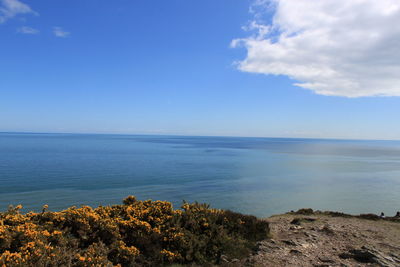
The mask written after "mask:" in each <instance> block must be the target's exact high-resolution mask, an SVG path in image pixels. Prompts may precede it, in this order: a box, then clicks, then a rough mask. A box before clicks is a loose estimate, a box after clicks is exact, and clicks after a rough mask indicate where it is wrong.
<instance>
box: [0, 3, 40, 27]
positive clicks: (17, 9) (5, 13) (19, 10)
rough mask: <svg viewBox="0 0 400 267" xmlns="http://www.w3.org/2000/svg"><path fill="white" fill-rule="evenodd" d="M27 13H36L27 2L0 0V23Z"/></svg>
mask: <svg viewBox="0 0 400 267" xmlns="http://www.w3.org/2000/svg"><path fill="white" fill-rule="evenodd" d="M29 13H31V14H35V15H37V13H36V12H35V11H33V10H32V9H31V8H30V7H29V6H28V5H27V4H24V3H22V2H20V1H18V0H0V23H4V22H6V21H7V20H9V19H11V18H13V17H15V16H17V15H20V14H29Z"/></svg>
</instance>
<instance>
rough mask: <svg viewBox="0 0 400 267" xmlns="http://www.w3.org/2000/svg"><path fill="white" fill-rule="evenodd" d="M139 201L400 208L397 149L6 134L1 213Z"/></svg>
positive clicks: (0, 148) (246, 208)
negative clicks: (20, 208)
mask: <svg viewBox="0 0 400 267" xmlns="http://www.w3.org/2000/svg"><path fill="white" fill-rule="evenodd" d="M129 195H134V196H136V197H137V198H138V199H140V200H147V199H152V200H167V201H171V202H172V203H173V204H174V207H176V208H179V207H180V206H181V205H182V203H183V201H187V202H195V201H197V202H201V203H208V204H210V205H211V207H214V208H223V209H230V210H233V211H237V212H242V213H245V214H252V215H255V216H258V217H267V216H270V215H273V214H280V213H285V212H288V211H291V210H297V209H300V208H312V209H315V210H333V211H340V212H345V213H350V214H361V213H377V214H380V212H384V213H385V214H386V215H394V214H395V213H396V211H399V210H400V141H365V140H329V139H292V138H254V137H198V136H162V135H111V134H110V135H106V134H46V133H0V211H5V210H7V208H8V207H9V205H17V204H22V205H23V207H24V209H23V211H25V212H27V211H31V210H33V211H40V210H41V209H42V206H43V205H44V204H48V205H49V210H52V211H59V210H62V209H65V208H68V207H70V206H77V207H79V206H81V205H89V206H92V207H97V206H99V205H103V206H105V205H113V204H120V203H122V200H123V199H124V198H125V197H127V196H129Z"/></svg>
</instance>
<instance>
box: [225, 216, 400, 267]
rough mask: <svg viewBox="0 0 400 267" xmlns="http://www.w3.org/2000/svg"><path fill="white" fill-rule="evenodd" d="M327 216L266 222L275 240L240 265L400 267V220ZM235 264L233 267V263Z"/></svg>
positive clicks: (268, 242) (273, 266) (292, 217)
mask: <svg viewBox="0 0 400 267" xmlns="http://www.w3.org/2000/svg"><path fill="white" fill-rule="evenodd" d="M306 213H307V212H306ZM327 214H329V213H319V212H312V213H308V215H304V214H297V213H289V214H284V215H278V216H272V217H270V218H268V219H266V220H267V221H268V222H269V223H270V227H271V234H272V235H271V239H269V240H264V241H262V242H259V247H258V250H257V251H255V253H254V255H252V256H251V257H250V258H248V259H247V260H245V261H241V262H236V263H235V265H236V266H272V267H281V266H285V267H290V266H313V267H328V266H332V267H335V266H341V267H345V266H349V267H353V266H387V267H399V266H400V218H399V219H396V218H391V219H389V218H386V219H377V218H375V219H376V220H370V219H364V218H360V217H354V216H348V215H343V214H337V213H332V215H333V216H332V215H327ZM343 216H344V217H343ZM367 217H368V216H367ZM227 263H228V262H227ZM228 264H229V263H228ZM229 265H231V266H233V264H232V261H230V264H229Z"/></svg>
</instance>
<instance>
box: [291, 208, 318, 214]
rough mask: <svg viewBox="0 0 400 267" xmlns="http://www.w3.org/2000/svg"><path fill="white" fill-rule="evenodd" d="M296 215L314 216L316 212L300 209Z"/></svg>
mask: <svg viewBox="0 0 400 267" xmlns="http://www.w3.org/2000/svg"><path fill="white" fill-rule="evenodd" d="M295 213H296V214H300V215H312V214H314V211H313V210H312V209H299V210H298V211H296V212H295Z"/></svg>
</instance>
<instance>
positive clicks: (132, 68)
mask: <svg viewBox="0 0 400 267" xmlns="http://www.w3.org/2000/svg"><path fill="white" fill-rule="evenodd" d="M274 1H275V2H277V3H278V4H279V1H278V0H274ZM302 1H304V0H302ZM388 1H389V0H388ZM266 2H267V1H255V2H254V1H232V0H202V1H194V0H162V1H161V0H158V1H152V0H138V1H131V0H115V1H105V0H85V1H77V0H75V1H71V0H37V1H33V0H31V1H28V0H25V1H22V0H21V1H17V0H0V3H1V5H3V10H4V5H7V4H8V5H9V6H10V3H11V4H15V3H17V4H18V3H22V4H24V5H25V6H24V7H25V9H24V8H21V7H22V6H17V8H14V9H13V12H14V13H11V12H8V13H5V12H4V11H3V14H1V12H0V48H1V49H0V131H24V132H76V133H132V134H183V135H223V136H268V137H318V138H319V137H322V138H355V139H358V138H361V139H365V138H368V139H399V137H400V124H399V123H398V116H399V115H400V99H399V97H398V96H397V95H398V94H397V91H396V90H397V89H396V88H397V87H393V88H389V87H388V86H387V84H388V81H392V80H393V82H391V83H390V86H391V85H392V84H396V80H395V79H396V77H392V76H390V75H389V74H390V73H389V72H390V71H392V70H393V66H392V65H390V66H389V67H390V71H389V67H388V71H387V72H385V73H384V74H385V75H383V74H379V75H380V76H379V75H372V76H373V79H372V78H371V77H372V76H371V75H367V74H368V73H374V72H371V71H374V70H371V69H365V68H363V66H365V65H366V64H367V63H366V62H369V61H368V60H371V58H364V56H363V55H364V54H362V56H360V57H359V58H357V60H353V61H352V62H361V63H359V64H358V65H356V66H354V68H353V67H352V68H351V69H357V70H358V71H357V73H356V72H354V73H351V74H352V76H351V77H353V78H351V79H353V80H351V81H352V82H354V83H350V84H357V86H358V87H357V86H352V87H346V86H347V85H348V84H349V83H348V82H347V81H348V79H350V78H349V77H350V74H349V77H344V75H343V73H349V72H348V71H347V72H346V71H345V69H343V70H342V69H337V68H336V69H334V71H335V73H339V74H340V75H339V74H338V76H332V75H330V76H329V75H328V74H329V73H332V71H331V72H329V71H328V72H327V73H328V74H326V73H318V75H315V71H314V70H312V71H311V70H310V69H309V68H308V69H307V71H308V72H307V73H306V74H305V73H304V71H303V69H301V67H302V66H305V65H307V64H308V63H309V62H310V61H305V58H306V57H303V55H304V54H305V52H306V51H303V50H301V49H304V48H302V47H304V46H300V45H298V47H299V49H298V50H296V51H303V52H304V53H302V54H301V56H296V55H294V54H293V53H292V52H291V53H289V52H287V51H286V50H284V49H285V46H284V45H285V44H287V42H286V43H284V42H283V41H282V43H279V42H276V43H273V42H272V41H271V42H270V40H272V39H273V38H276V37H277V36H276V34H277V33H276V28H278V32H279V33H278V34H281V36H292V35H290V34H287V35H285V33H282V29H287V27H286V26H287V25H291V26H290V27H292V28H290V29H293V27H294V26H293V25H302V22H303V21H304V18H299V20H298V21H294V22H292V21H290V22H287V21H285V20H284V19H280V20H276V21H280V22H279V23H281V24H280V25H269V24H268V23H272V22H271V21H273V19H272V18H273V17H274V16H275V18H276V17H277V15H276V14H280V16H281V17H279V18H282V17H283V15H282V14H290V10H289V11H288V10H283V11H282V10H280V9H278V8H281V9H283V7H284V6H283V5H282V7H280V6H278V7H277V6H275V7H274V8H275V9H270V10H269V11H265V13H263V14H262V16H261V15H260V13H261V12H263V11H260V10H264V8H265V6H262V5H268V4H267V3H266ZM283 2H284V1H283ZM339 2H340V1H339ZM367 2H368V1H367ZM383 2H385V1H383ZM383 2H382V3H383ZM386 2H387V1H386ZM389 2H390V1H389ZM277 3H275V5H276V4H277ZM1 5H0V6H1ZM260 6H261V8H260ZM14 7H15V6H14ZM26 7H29V10H27V9H26ZM255 8H258V9H257V10H258V11H255ZM357 8H358V9H357V10H360V8H359V7H357ZM0 10H1V9H0ZM24 10H25V11H24ZM279 10H280V11H282V12H278V11H279ZM307 10H308V9H307ZM22 11H24V12H22ZM283 12H286V13H283ZM314 12H320V13H321V14H322V13H323V12H324V11H323V10H314ZM396 12H397V11H396ZM341 15H342V14H338V16H341ZM261 17H262V18H261ZM291 17H292V16H291ZM397 17H399V16H397ZM283 18H285V17H283ZM374 18H376V19H377V20H379V19H380V18H381V17H379V16H378V15H376V16H375V17H374ZM302 19H303V20H302ZM282 21H283V22H282ZM384 22H385V21H383V22H382V23H384ZM261 23H264V24H261ZM283 23H286V24H283ZM314 23H318V21H317V22H314ZM349 23H350V22H349ZM282 25H284V26H285V25H286V26H285V27H283V26H282ZM270 26H273V27H271V28H274V29H275V30H274V31H272V30H271V32H270V35H268V34H267V33H265V32H263V29H266V27H270ZM388 26H389V25H388ZM279 27H280V28H279ZM327 27H331V28H332V27H341V26H340V25H339V26H338V25H328V26H327ZM331 28H329V29H331ZM381 28H382V27H380V28H379V29H381ZM392 28H393V27H392ZM294 30H298V29H297V28H296V27H294ZM301 30H302V31H303V30H304V28H301ZM267 31H268V29H267ZM272 32H274V33H272ZM288 32H289V33H290V31H288ZM304 32H310V30H308V29H307V28H305V30H304ZM272 34H274V35H275V36H274V37H271V36H272ZM301 37H303V36H301V35H298V38H301ZM320 39H322V38H319V40H320ZM234 40H237V41H234ZM297 40H298V39H297ZM383 40H386V39H382V43H383V45H384V44H385V43H384V42H383ZM290 41H291V42H292V43H294V42H293V40H290ZM232 42H233V43H232ZM236 43H238V44H236ZM303 43H304V42H302V44H303ZM371 43H372V41H371ZM376 43H377V42H376V41H375V42H374V49H375V50H377V49H381V50H379V51H382V46H378V45H377V44H376ZM294 44H296V43H294ZM378 44H380V43H378ZM278 45H280V47H277V46H278ZM347 45H349V44H347ZM307 47H310V46H307ZM371 47H372V46H371ZM267 48H268V49H270V50H267ZM367 48H368V49H369V48H370V47H367ZM367 48H366V51H368V50H367ZM389 48H390V47H389ZM274 49H279V51H285V52H286V54H284V53H281V54H280V58H277V56H276V55H278V54H279V53H275V51H277V50H274ZM315 49H316V50H313V51H315V53H316V56H318V55H322V56H324V58H327V54H326V53H327V52H326V49H325V50H318V48H315ZM371 49H372V48H371ZM268 51H269V52H268ZM331 51H333V49H331V50H329V51H328V52H331ZM335 51H336V52H335V53H336V54H335V56H332V57H331V58H334V59H335V60H336V59H339V60H340V59H343V60H342V61H339V63H341V66H347V65H348V64H347V63H348V62H346V61H345V60H348V58H349V56H348V55H347V54H340V53H339V52H337V51H346V49H340V50H339V49H338V50H335ZM379 51H378V52H379ZM247 53H249V54H247ZM263 53H271V54H268V55H267V54H263ZM318 53H319V54H318ZM324 53H325V54H324ZM354 54H356V53H353V54H352V55H354ZM272 56H274V58H272ZM295 56H296V57H295ZM389 56H390V57H393V55H389ZM389 56H388V57H389ZM395 56H396V55H395ZM289 58H290V59H293V58H295V59H293V60H295V62H294V61H290V60H289ZM359 59H360V60H359ZM361 59H362V60H363V61H361ZM274 60H275V61H274ZM271 62H273V63H274V65H271V64H270V63H271ZM282 62H285V64H286V65H283V67H282V68H281V67H280V66H281V65H280V64H281V63H282ZM385 62H386V61H385ZM311 63H313V64H311V65H312V66H316V68H317V69H322V70H324V69H325V67H326V66H325V65H324V66H321V65H318V64H317V63H318V62H311ZM346 64H347V65H346ZM277 66H278V67H277ZM299 66H300V67H299ZM329 66H331V65H329ZM384 67H385V66H381V69H382V70H385V68H384ZM394 67H397V66H394ZM299 69H301V71H299ZM396 70H397V69H396ZM382 72H384V71H382ZM360 73H361V74H362V75H361V74H360ZM320 77H324V79H323V81H327V82H326V83H327V84H328V82H329V85H325V84H323V82H321V80H319V79H321V78H320ZM338 77H339V78H338ZM343 77H344V78H343ZM354 77H355V78H354ZM367 78H368V79H370V80H367ZM366 81H368V83H366V84H368V86H369V87H368V86H367V85H365V84H363V82H366ZM300 82H301V83H302V84H300V86H296V85H294V84H295V83H297V84H299V83H300ZM357 82H358V83H357ZM333 85H334V86H333ZM385 86H386V87H385ZM376 88H388V89H385V90H386V91H385V90H383V89H380V91H379V90H377V89H376ZM399 90H400V88H399ZM377 95H378V96H377ZM380 95H384V96H380Z"/></svg>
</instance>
